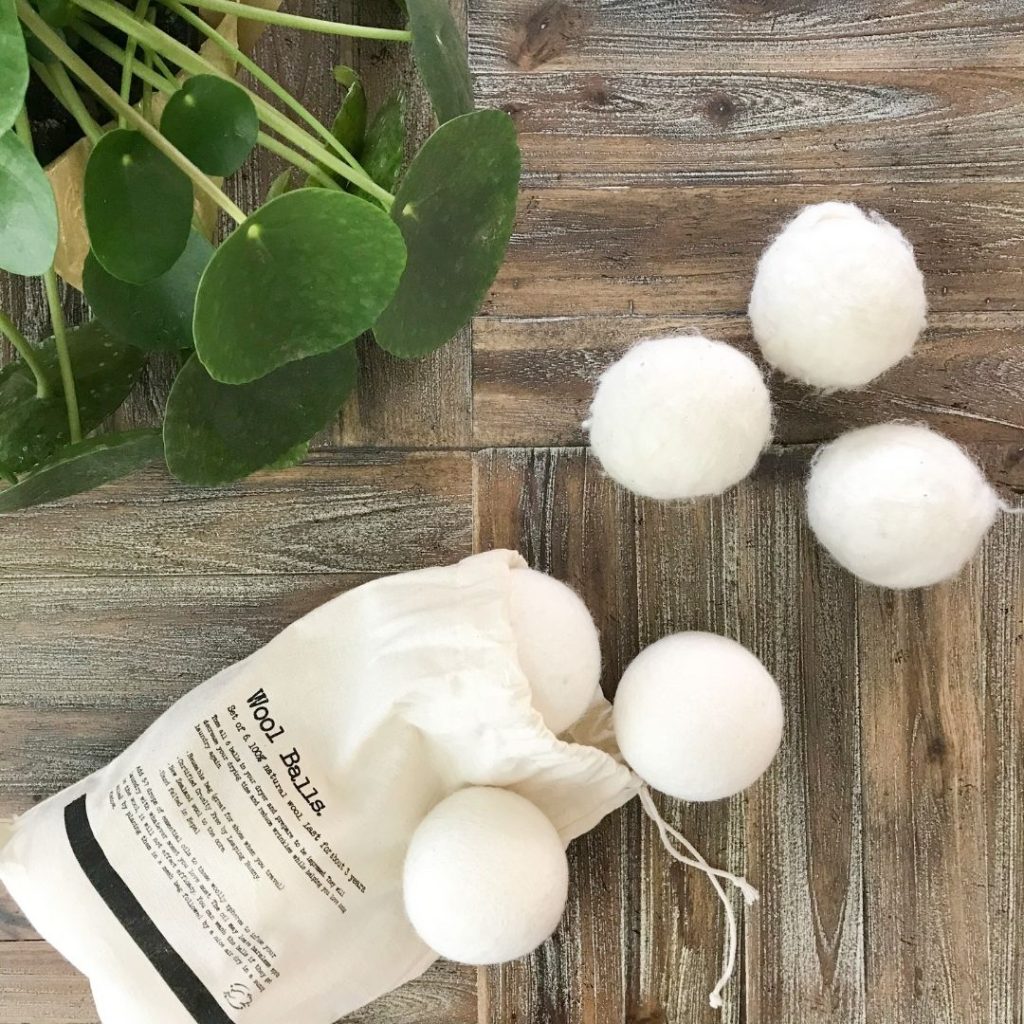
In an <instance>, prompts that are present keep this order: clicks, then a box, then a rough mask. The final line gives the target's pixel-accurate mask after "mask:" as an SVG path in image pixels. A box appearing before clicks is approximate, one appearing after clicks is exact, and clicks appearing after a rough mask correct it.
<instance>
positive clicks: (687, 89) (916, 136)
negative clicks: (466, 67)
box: [478, 65, 1024, 186]
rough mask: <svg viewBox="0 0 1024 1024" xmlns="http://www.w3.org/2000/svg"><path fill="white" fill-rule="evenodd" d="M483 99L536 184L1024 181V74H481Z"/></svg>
mask: <svg viewBox="0 0 1024 1024" xmlns="http://www.w3.org/2000/svg"><path fill="white" fill-rule="evenodd" d="M478 92H479V93H480V94H481V96H482V98H483V99H484V100H485V101H486V102H489V103H491V104H492V105H494V106H502V107H504V108H505V109H506V110H508V111H509V113H511V115H512V116H513V118H514V119H515V122H516V125H517V127H518V129H519V138H520V144H521V145H522V147H523V153H524V161H525V166H526V169H527V172H528V177H527V180H528V181H529V182H530V183H531V184H534V183H537V184H541V183H548V184H550V183H554V182H555V181H558V180H562V181H564V182H566V183H569V182H571V183H572V185H573V186H579V185H580V184H589V185H594V184H602V183H605V184H613V185H614V184H625V183H628V182H634V183H639V184H643V183H645V182H647V183H649V182H652V181H656V182H658V183H662V184H664V183H672V184H675V185H686V184H703V185H707V184H734V183H738V184H750V183H754V182H757V183H761V184H789V183H794V182H799V183H801V184H810V183H813V182H829V183H851V184H853V183H862V182H871V183H878V182H898V183H900V184H905V183H907V182H922V181H933V180H934V181H942V180H955V181H958V182H962V181H965V180H974V179H979V178H981V179H997V180H1005V179H1014V180H1018V181H1019V180H1020V179H1021V178H1022V177H1024V160H1022V155H1021V154H1022V143H1024V117H1022V114H1024V78H1022V76H1021V74H1020V72H1019V71H1018V70H1016V69H1013V68H1000V69H990V68H980V69H979V68H966V69H959V70H956V71H954V70H943V71H920V70H916V71H905V70H889V69H885V70H849V71H845V72H837V71H833V70H831V69H829V68H828V66H827V65H822V66H821V67H819V68H816V69H815V70H814V71H805V72H803V73H787V72H784V71H779V70H778V69H775V68H773V69H771V70H770V71H766V72H762V73H751V72H749V71H735V72H728V73H724V72H723V73H701V74H694V73H692V72H690V71H689V69H687V71H686V72H681V73H677V74H671V73H664V72H663V73H650V72H647V71H635V72H627V71H623V70H621V69H618V68H616V69H614V70H611V71H609V72H607V73H598V72H581V71H577V72H565V73H558V74H535V75H522V74H502V75H498V74H494V75H482V76H481V77H480V78H479V80H478ZM954 140H955V142H954ZM965 151H968V152H970V154H971V159H970V162H969V163H967V164H965V163H964V161H963V154H964V152H965Z"/></svg>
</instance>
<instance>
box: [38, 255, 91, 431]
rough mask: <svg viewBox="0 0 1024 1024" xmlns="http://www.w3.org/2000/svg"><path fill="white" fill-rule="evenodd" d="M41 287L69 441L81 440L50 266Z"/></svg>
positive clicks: (68, 355) (65, 339)
mask: <svg viewBox="0 0 1024 1024" xmlns="http://www.w3.org/2000/svg"><path fill="white" fill-rule="evenodd" d="M43 287H44V288H45V289H46V304H47V305H48V306H49V307H50V323H51V325H52V327H53V340H54V342H55V343H56V346H57V362H58V363H59V364H60V382H61V386H62V387H63V388H64V404H65V406H67V410H68V432H69V434H70V436H71V443H72V444H74V443H75V442H76V441H81V440H82V417H81V415H80V413H79V411H78V393H77V391H76V389H75V374H74V370H73V368H72V366H71V353H70V352H69V351H68V335H67V331H66V330H65V328H64V311H63V310H62V309H61V305H60V292H59V291H58V289H57V275H56V273H54V271H53V269H52V268H51V269H50V270H48V271H47V272H46V273H45V274H43Z"/></svg>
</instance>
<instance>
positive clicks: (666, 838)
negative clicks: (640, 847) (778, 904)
mask: <svg viewBox="0 0 1024 1024" xmlns="http://www.w3.org/2000/svg"><path fill="white" fill-rule="evenodd" d="M640 804H641V806H642V807H643V809H644V813H645V814H646V815H647V817H649V818H650V819H651V821H653V822H654V824H655V825H656V826H657V828H658V834H659V835H660V836H661V842H662V845H663V846H664V847H665V849H666V850H667V851H668V852H669V855H670V856H671V857H673V858H674V859H675V860H677V861H679V863H680V864H686V865H687V866H688V867H691V868H696V869H697V870H698V871H703V872H704V874H706V875H707V876H708V880H709V881H710V882H711V884H712V885H713V886H714V887H715V892H717V893H718V898H719V899H720V900H721V901H722V906H723V907H725V918H726V922H727V924H728V931H729V946H728V952H727V954H726V958H725V967H724V968H723V970H722V976H721V977H720V978H719V979H718V984H717V985H715V987H714V990H713V991H712V993H711V995H710V996H709V997H708V1001H709V1002H710V1003H711V1005H712V1006H713V1007H714V1008H715V1009H716V1010H718V1009H721V1007H722V990H723V989H724V988H725V986H726V985H727V984H728V983H729V979H730V978H731V977H732V975H733V972H734V971H735V970H736V951H737V948H738V945H739V937H738V929H737V927H736V912H735V911H734V910H733V907H732V903H731V902H730V900H729V897H728V896H727V895H726V894H725V890H724V889H723V888H722V883H721V882H720V881H719V879H720V878H721V879H724V880H725V881H727V882H729V883H731V884H732V885H734V886H736V888H737V889H739V891H740V892H741V893H743V899H744V901H745V902H746V904H747V906H750V905H751V904H753V903H756V902H757V901H758V899H760V896H761V894H760V893H759V892H758V891H757V889H755V888H754V887H753V886H752V885H751V884H750V883H749V882H748V881H747V880H746V879H745V878H741V877H740V876H739V875H734V874H733V873H732V872H730V871H723V870H722V869H721V868H713V867H711V865H710V864H708V862H707V861H706V860H705V859H704V858H703V857H702V856H701V855H700V852H699V851H698V850H697V848H696V847H695V846H694V845H693V844H692V843H691V842H690V841H689V840H688V839H687V838H686V836H684V835H683V834H682V833H681V832H679V831H677V830H676V829H674V828H673V827H672V826H671V825H670V824H669V823H668V822H667V821H666V820H665V819H664V818H663V817H662V816H661V814H659V813H658V808H657V807H656V806H655V804H654V798H653V797H652V796H651V791H650V789H648V787H647V786H641V787H640ZM673 839H675V840H676V842H678V843H679V844H681V845H682V847H683V848H684V849H685V850H686V851H687V852H688V853H690V854H691V856H690V857H687V856H686V855H685V854H683V853H680V851H679V849H678V848H677V847H676V846H675V845H674V844H673V842H672V840H673Z"/></svg>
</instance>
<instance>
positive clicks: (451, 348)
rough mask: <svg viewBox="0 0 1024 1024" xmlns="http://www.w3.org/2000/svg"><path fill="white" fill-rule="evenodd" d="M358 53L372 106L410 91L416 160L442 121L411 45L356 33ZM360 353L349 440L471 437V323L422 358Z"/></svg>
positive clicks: (347, 422)
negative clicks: (435, 113) (364, 37)
mask: <svg viewBox="0 0 1024 1024" xmlns="http://www.w3.org/2000/svg"><path fill="white" fill-rule="evenodd" d="M327 6H328V7H331V6H332V5H331V4H328V5H327ZM450 6H451V7H452V11H453V13H454V15H455V20H456V23H457V24H458V25H459V26H460V28H462V29H463V31H465V26H466V9H465V2H464V0H451V4H450ZM325 16H326V17H334V18H337V17H338V14H337V13H336V11H334V10H333V9H332V10H330V11H329V12H328V13H327V14H326V15H325ZM351 16H352V20H353V21H355V22H357V23H359V24H364V25H391V26H393V27H401V26H402V24H403V17H402V14H401V11H400V10H399V7H398V5H396V4H394V3H393V2H392V0H369V2H363V0H360V2H358V3H355V4H353V5H352V10H351ZM352 60H353V63H354V64H355V66H356V67H358V68H359V69H360V70H361V71H362V73H363V78H364V81H365V83H366V87H367V94H368V96H369V97H370V103H371V109H372V110H375V109H376V108H377V107H379V106H380V105H381V104H382V103H383V102H384V101H385V100H386V99H387V98H388V96H390V95H391V93H392V92H393V91H395V90H401V91H402V92H404V94H405V96H406V112H407V113H406V117H407V122H406V123H407V132H408V134H407V136H406V151H407V152H406V156H407V159H411V158H412V156H413V154H414V153H415V152H416V150H417V149H418V148H419V146H420V145H421V144H422V143H423V142H424V141H425V140H426V139H427V138H428V137H429V135H430V133H431V132H432V131H433V130H434V127H435V126H436V122H435V120H434V116H433V111H432V109H431V107H430V101H429V98H428V97H427V95H426V90H425V89H424V88H423V86H422V84H421V82H420V80H419V76H418V75H417V73H416V69H415V67H414V66H413V62H412V55H411V53H410V51H409V48H408V47H406V46H398V47H396V46H394V45H393V44H392V45H386V44H380V43H374V42H372V41H368V40H355V41H354V44H353V47H352ZM360 357H361V371H360V382H359V389H358V392H357V394H356V395H355V396H354V398H353V400H352V401H350V402H349V403H348V404H347V405H346V407H345V409H344V410H343V412H342V417H341V437H342V439H343V440H344V442H345V443H346V444H356V445H385V446H388V445H397V446H405V445H409V446H415V447H426V448H435V447H443V446H460V445H464V444H467V443H468V442H469V439H470V434H471V432H472V419H471V405H470V398H469V394H470V386H471V385H470V371H471V360H472V353H471V350H470V332H469V330H468V329H466V330H464V331H463V332H462V333H461V334H460V335H459V336H458V337H457V338H455V339H453V340H452V341H451V342H449V343H448V344H447V345H445V346H444V347H443V348H441V349H439V350H438V351H437V352H434V353H433V354H431V355H429V356H426V357H425V358H423V359H416V360H403V359H396V358H395V357H394V356H391V355H388V353H386V352H384V351H382V350H381V349H380V348H378V347H377V346H376V345H374V344H372V343H371V342H370V341H369V339H366V340H365V341H364V343H362V344H361V345H360Z"/></svg>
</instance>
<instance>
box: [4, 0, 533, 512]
mask: <svg viewBox="0 0 1024 1024" xmlns="http://www.w3.org/2000/svg"><path fill="white" fill-rule="evenodd" d="M150 2H152V4H153V8H152V9H151V8H150ZM186 4H187V6H186ZM157 8H159V9H160V14H161V17H156V16H155V15H156V13H157ZM192 8H197V9H200V10H201V11H202V15H201V14H197V13H196V12H195V11H194V10H193V9H192ZM402 9H403V10H404V11H405V12H406V16H407V19H408V26H407V28H404V29H389V28H369V27H364V26H360V25H348V24H338V23H334V22H328V21H321V20H318V19H314V18H307V17H301V16H298V15H295V14H290V13H284V12H282V11H279V10H277V9H264V8H260V7H256V6H250V5H248V4H244V3H239V2H236V0H138V2H137V3H135V4H134V6H133V7H132V8H128V7H125V6H123V5H122V4H120V3H118V2H115V0H0V268H3V269H4V270H7V271H9V272H11V273H14V274H21V275H40V276H42V278H43V282H44V285H45V292H46V297H47V301H48V305H49V309H50V314H51V320H52V325H53V334H52V337H49V338H47V339H45V340H43V341H42V342H40V343H33V342H30V341H29V340H28V339H27V338H26V337H25V336H24V335H23V334H22V333H21V331H20V330H19V329H18V327H17V326H16V325H15V324H14V322H13V321H12V320H11V318H10V317H8V316H7V315H5V314H3V313H2V312H0V331H2V333H3V334H4V335H5V336H6V337H7V338H8V340H9V341H10V342H11V344H12V345H13V346H14V348H15V349H16V350H17V354H18V357H17V359H16V360H15V361H14V362H12V363H10V364H9V365H7V366H5V367H4V368H3V370H2V371H0V475H2V477H3V478H4V480H6V481H7V484H8V486H7V487H6V489H4V490H2V491H0V511H10V510H13V509H17V508H23V507H26V506H28V505H32V504H36V503H39V502H43V501H49V500H52V499H55V498H58V497H63V496H66V495H68V494H72V493H75V492H78V491H81V490H85V489H88V488H91V487H93V486H96V485H97V484H99V483H103V482H106V481H108V480H111V479H114V478H116V477H118V476H122V475H125V474H127V473H130V472H132V471H134V470H135V469H137V468H139V467H141V466H143V465H145V464H147V463H149V462H151V461H154V460H156V459H159V458H160V457H161V456H163V457H164V458H166V462H167V465H168V467H169V468H170V470H171V472H172V473H173V474H174V476H176V477H177V478H178V479H179V480H182V481H184V482H186V483H195V484H216V483H222V482H226V481H230V480H235V479H238V478H240V477H244V476H246V475H247V474H249V473H252V472H254V471H256V470H259V469H263V468H268V467H280V466H286V465H290V464H292V463H294V462H296V461H299V460H301V458H302V456H303V454H304V453H305V451H306V446H307V444H308V442H309V440H310V438H311V437H312V436H313V435H314V434H315V433H316V432H317V431H318V430H320V429H321V428H322V427H323V426H324V425H325V424H326V423H327V422H328V421H329V420H330V418H331V417H332V416H334V415H336V414H337V412H338V410H339V409H340V407H341V405H342V404H343V402H344V400H345V398H346V396H347V394H348V392H349V391H350V390H351V388H352V387H353V385H354V383H355V380H356V376H357V370H358V363H357V355H356V349H355V347H354V345H353V342H354V340H355V339H356V338H357V337H359V336H360V335H362V334H364V333H365V332H367V331H372V334H373V337H374V339H375V340H376V343H377V344H378V345H380V346H381V347H382V348H384V349H385V350H387V351H388V352H390V353H392V354H394V355H395V356H398V357H401V358H414V357H418V356H422V355H424V354H426V353H429V352H431V351H433V350H434V349H436V348H438V347H439V346H440V345H443V344H444V343H445V342H446V341H448V340H449V339H450V338H451V337H452V335H453V334H455V333H456V332H457V331H458V330H459V328H460V327H462V326H463V325H464V324H465V323H466V322H467V321H468V320H469V319H470V317H471V316H472V315H473V313H474V312H475V311H476V309H477V307H478V306H479V304H480V302H481V301H482V299H483V297H484V295H485V293H486V291H487V289H488V288H489V286H490V284H491V283H492V281H493V280H494V277H495V275H496V273H497V271H498V268H499V265H500V263H501V261H502V259H503V256H504V252H505V248H506V246H507V244H508V239H509V236H510V234H511V231H512V223H513V219H514V214H515V205H516V192H517V187H518V181H519V166H520V162H519V151H518V147H517V144H516V138H515V131H514V128H513V125H512V123H511V121H510V119H509V118H508V116H507V115H506V114H504V113H502V112H500V111H497V110H474V108H473V95H472V85H471V79H470V75H469V69H468V66H467V64H466V59H465V55H464V52H463V46H462V42H461V39H460V37H459V34H458V31H457V29H456V27H455V25H454V23H453V21H452V19H451V16H450V14H449V11H448V6H447V2H446V0H407V4H404V5H402ZM211 12H212V14H213V15H214V16H216V15H223V16H234V17H236V18H244V19H246V20H247V21H256V22H267V23H270V24H271V25H274V24H277V25H286V26H291V27H295V28H301V29H309V30H311V31H315V32H323V33H329V34H334V35H348V36H356V37H362V38H369V39H379V40H390V41H393V42H395V43H397V44H409V45H411V47H412V51H413V57H414V60H415V62H416V66H417V68H418V70H419V73H420V77H421V79H422V80H423V83H424V85H425V86H426V89H427V93H428V95H429V96H430V99H431V102H432V105H433V108H434V111H435V113H436V115H437V121H438V128H437V130H436V131H435V132H434V133H433V135H431V136H430V137H429V138H428V139H427V141H426V142H425V143H424V144H423V146H422V147H421V148H420V149H419V151H418V152H417V153H416V154H415V155H414V157H413V158H412V160H411V163H409V165H408V167H407V169H406V170H405V172H404V174H401V173H400V172H401V168H402V166H403V156H404V152H405V145H406V143H405V133H404V121H403V98H402V97H401V96H400V95H396V96H393V97H391V98H389V99H388V100H387V101H386V102H384V103H383V104H382V105H381V106H380V108H379V110H378V112H377V113H376V115H375V116H374V117H373V118H372V119H369V121H368V118H367V97H366V93H365V90H364V87H363V84H362V82H361V81H360V78H359V76H358V74H357V73H356V72H355V71H354V70H352V69H350V68H347V67H339V68H336V69H334V75H335V77H336V79H337V81H338V83H339V85H340V87H342V88H344V89H345V94H344V100H343V102H342V103H341V107H340V110H339V112H338V115H337V117H336V118H335V120H334V122H333V124H332V125H331V126H330V127H328V126H325V125H323V124H321V123H320V122H319V121H318V120H317V119H316V118H315V117H314V116H313V115H312V114H311V113H310V112H309V111H308V110H307V109H306V108H305V107H304V106H303V105H302V104H301V103H300V102H299V101H298V100H297V99H296V98H295V97H294V96H292V95H291V94H289V93H288V92H287V91H286V90H285V89H284V88H283V87H282V86H281V85H280V84H279V83H278V82H277V81H276V80H275V79H273V78H272V77H271V76H270V75H268V74H267V73H266V72H265V71H264V70H263V69H262V68H260V67H259V66H258V65H257V64H256V63H255V62H254V61H252V60H251V59H250V57H249V56H247V54H246V53H245V52H243V50H242V49H241V48H240V47H239V46H238V45H236V43H235V42H234V41H233V39H232V38H231V37H230V35H229V34H228V33H222V32H220V31H218V29H217V28H216V27H214V24H213V21H212V17H211ZM168 18H171V19H172V21H173V23H174V26H175V28H176V29H177V30H178V31H171V30H168V24H167V19H168ZM161 26H163V27H161ZM189 33H191V37H190V35H189ZM183 38H184V39H185V40H186V41H185V42H183V41H182V39H183ZM189 39H191V44H190V42H189ZM199 40H206V41H208V42H207V43H206V48H208V47H209V46H210V45H211V44H212V45H213V46H215V47H216V48H217V49H218V50H219V51H222V53H223V55H224V56H225V57H226V58H228V59H229V62H230V63H229V64H227V65H225V64H224V63H223V62H221V63H217V62H215V61H212V60H210V59H209V58H208V57H206V56H203V54H202V53H201V52H199V49H198V46H197V42H198V41H199ZM226 66H227V67H231V66H237V67H240V68H243V69H245V70H246V71H248V72H249V74H250V75H251V76H252V78H254V79H255V80H256V81H257V82H258V83H260V84H261V85H262V86H263V87H264V88H265V90H266V91H267V92H268V93H269V94H270V95H271V96H273V97H274V99H275V100H276V101H277V105H275V104H272V103H270V102H268V101H267V100H266V99H264V98H263V97H262V95H260V94H257V93H256V92H254V91H253V90H251V89H249V88H247V87H246V86H244V85H241V84H239V83H238V82H237V81H235V80H234V79H233V77H232V76H231V73H230V71H227V70H225V67H226ZM111 67H113V68H116V69H117V73H116V75H113V76H112V75H111V74H110V73H109V69H110V68H111ZM99 68H106V70H107V73H106V74H104V73H101V71H100V70H98V69H99ZM30 76H34V81H33V87H34V88H37V87H38V86H40V85H41V86H42V87H43V88H45V90H47V91H48V92H49V93H50V94H52V96H53V97H54V98H55V99H56V101H57V102H59V104H60V105H61V107H62V108H64V110H65V111H66V115H65V116H68V117H69V118H70V119H72V120H73V122H74V123H75V124H77V126H78V128H79V129H80V131H81V133H82V134H83V135H84V136H85V138H87V139H88V143H89V145H90V146H91V151H90V153H89V156H88V163H87V165H86V169H85V175H84V191H83V200H82V206H83V212H84V218H85V224H86V227H87V228H88V234H89V241H90V251H89V254H88V257H87V258H86V261H85V265H84V269H83V271H82V287H83V290H84V292H85V297H86V299H87V301H88V304H89V307H90V308H91V310H92V314H93V316H94V319H92V320H90V321H89V322H87V323H85V324H84V325H82V326H80V327H73V328H67V327H65V325H64V322H63V320H62V316H61V308H60V302H59V295H58V289H57V277H56V274H55V271H54V267H53V262H54V256H55V252H56V250H57V245H58V216H57V206H56V204H55V200H54V194H53V191H52V188H51V185H50V182H49V180H48V178H47V176H46V173H45V172H44V170H43V168H42V167H41V165H40V162H39V160H38V159H37V157H36V155H35V154H34V151H33V124H32V122H31V119H30V118H29V116H28V114H27V111H26V106H25V97H26V90H27V88H28V87H29V83H30ZM112 79H113V81H112ZM157 97H162V102H157ZM254 147H263V148H265V149H267V150H269V151H271V152H273V153H275V154H277V155H278V156H280V157H283V158H284V159H285V160H286V161H287V163H288V164H289V165H290V170H288V171H286V172H285V173H284V174H283V175H281V176H280V177H279V178H278V179H276V180H275V181H274V183H273V185H272V187H271V189H270V190H269V193H268V195H267V197H266V201H265V202H264V203H263V205H262V206H260V207H259V208H258V209H256V210H253V211H251V212H246V211H245V210H242V209H241V208H240V207H239V206H237V205H236V203H235V202H234V201H233V200H232V199H231V198H229V196H228V195H227V194H226V193H225V192H224V190H223V189H222V187H221V182H220V179H221V178H222V177H223V176H227V175H231V174H232V173H234V172H235V171H237V170H238V169H239V168H240V167H241V165H242V164H243V162H244V161H245V160H246V158H247V157H248V156H249V154H250V152H251V151H252V149H253V148H254ZM197 196H200V197H204V198H205V199H206V200H207V201H212V202H213V203H215V204H216V205H217V207H218V208H219V209H220V210H221V211H223V213H224V214H226V216H227V219H228V220H229V221H230V222H231V225H232V226H231V229H230V230H229V232H228V233H227V234H226V237H224V238H223V240H222V241H221V242H220V243H219V244H216V245H215V244H214V243H213V242H212V241H210V240H209V239H208V238H207V237H206V235H205V234H204V231H203V229H202V220H201V218H200V217H198V216H197V214H196V209H197V205H196V197H197ZM161 351H162V352H168V353H172V354H175V355H176V356H177V358H178V359H179V360H180V370H179V371H178V373H177V376H176V378H175V380H174V384H173V386H172V388H171V391H170V394H169V396H168V399H167V404H166V410H165V414H164V422H163V429H162V430H156V429H153V430H134V431H127V432H120V433H107V434H103V435H101V436H98V437H89V436H88V435H89V433H90V431H93V430H95V429H96V428H97V427H98V426H99V424H100V423H101V422H102V421H103V420H104V419H105V418H106V417H107V416H109V415H110V414H111V413H112V412H114V411H115V410H116V409H117V408H118V407H119V406H120V405H121V403H122V402H123V401H124V399H125V397H126V396H127V395H128V393H129V392H130V390H131V389H132V387H133V386H134V384H135V382H136V380H137V378H138V376H139V374H140V372H141V370H142V368H143V366H144V364H145V362H146V360H147V358H148V357H149V356H150V354H151V353H155V352H161Z"/></svg>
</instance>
